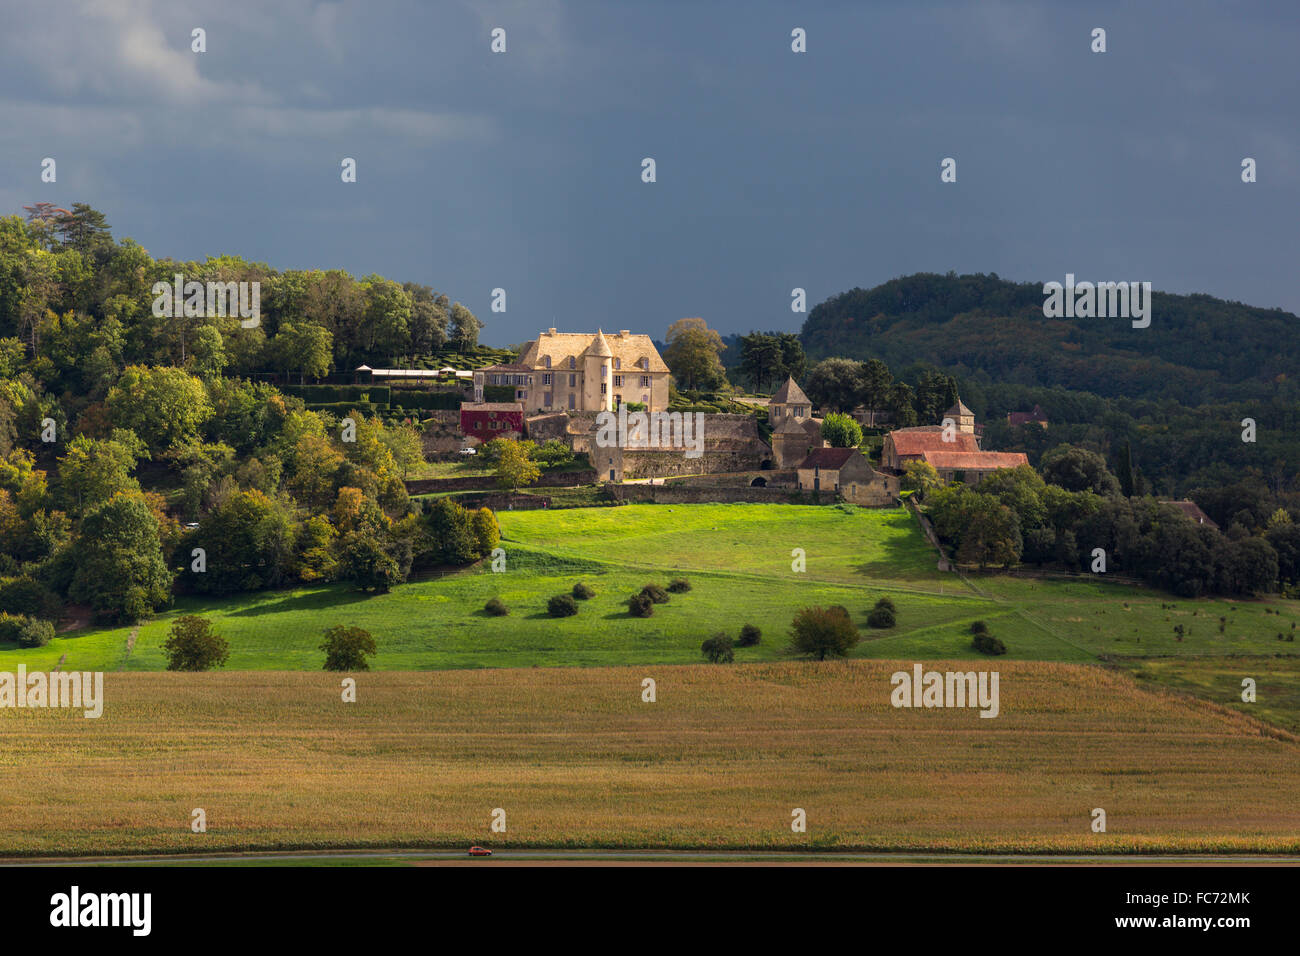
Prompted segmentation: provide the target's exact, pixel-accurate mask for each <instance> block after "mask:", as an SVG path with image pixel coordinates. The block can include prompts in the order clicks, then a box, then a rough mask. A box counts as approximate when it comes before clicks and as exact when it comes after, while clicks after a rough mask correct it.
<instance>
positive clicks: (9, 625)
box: [0, 611, 29, 644]
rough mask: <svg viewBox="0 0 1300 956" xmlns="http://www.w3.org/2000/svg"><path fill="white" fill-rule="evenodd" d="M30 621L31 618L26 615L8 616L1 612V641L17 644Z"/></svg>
mask: <svg viewBox="0 0 1300 956" xmlns="http://www.w3.org/2000/svg"><path fill="white" fill-rule="evenodd" d="M28 620H29V618H28V617H27V615H25V614H8V613H6V612H4V611H0V641H7V642H9V643H10V644H16V643H17V642H18V638H19V637H21V636H22V633H23V628H25V627H26V626H27V622H28Z"/></svg>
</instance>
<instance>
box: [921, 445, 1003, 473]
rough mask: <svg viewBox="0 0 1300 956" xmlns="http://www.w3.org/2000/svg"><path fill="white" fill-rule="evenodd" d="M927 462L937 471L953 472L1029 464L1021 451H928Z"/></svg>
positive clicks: (926, 453)
mask: <svg viewBox="0 0 1300 956" xmlns="http://www.w3.org/2000/svg"><path fill="white" fill-rule="evenodd" d="M921 457H922V458H924V459H925V461H926V462H927V463H928V464H930V465H931V466H933V467H934V468H935V469H936V470H937V469H944V470H947V469H952V470H953V471H992V470H993V469H995V468H1015V467H1016V466H1018V465H1027V464H1029V459H1028V458H1027V457H1025V453H1024V452H1020V451H938V450H936V451H926V452H925V453H924V454H923V455H922V456H921Z"/></svg>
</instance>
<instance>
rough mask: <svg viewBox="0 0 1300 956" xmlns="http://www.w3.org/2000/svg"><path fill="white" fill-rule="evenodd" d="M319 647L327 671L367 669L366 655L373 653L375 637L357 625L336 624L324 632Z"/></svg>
mask: <svg viewBox="0 0 1300 956" xmlns="http://www.w3.org/2000/svg"><path fill="white" fill-rule="evenodd" d="M320 649H321V650H322V651H324V652H325V669H326V670H327V671H368V670H370V662H369V661H367V660H366V657H367V655H370V654H373V653H375V639H374V638H373V637H371V636H370V632H369V631H364V630H362V629H361V628H359V627H344V626H343V625H342V624H337V625H335V626H334V627H331V628H330V629H329V630H327V631H326V632H325V640H323V641H321V645H320Z"/></svg>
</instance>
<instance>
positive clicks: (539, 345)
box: [519, 329, 668, 372]
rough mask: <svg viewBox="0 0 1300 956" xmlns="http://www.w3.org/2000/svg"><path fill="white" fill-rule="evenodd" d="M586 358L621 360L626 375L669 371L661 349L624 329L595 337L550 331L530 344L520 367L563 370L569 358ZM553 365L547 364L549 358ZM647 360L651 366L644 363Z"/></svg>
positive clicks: (586, 333)
mask: <svg viewBox="0 0 1300 956" xmlns="http://www.w3.org/2000/svg"><path fill="white" fill-rule="evenodd" d="M584 355H595V356H599V357H601V358H613V359H618V368H619V371H623V372H635V371H642V372H667V371H668V366H667V365H665V364H664V360H663V358H662V357H661V356H660V355H659V350H658V349H657V348H655V344H654V341H653V340H652V339H651V338H650V336H648V335H633V334H632V333H631V332H630V331H629V330H627V329H623V330H622V331H621V332H618V333H617V334H614V333H610V334H609V335H606V334H605V333H604V332H603V331H601V330H599V329H597V330H596V333H595V335H593V334H592V333H590V332H557V331H555V329H549V330H547V331H545V332H543V333H542V334H541V335H539V336H538V337H537V338H535V339H533V341H531V342H529V343H528V346H527V347H526V348H525V349H524V351H523V354H522V355H520V356H519V364H520V365H526V366H527V367H528V370H529V371H536V370H537V369H545V368H551V369H555V370H556V371H564V370H565V369H567V368H568V367H569V359H570V358H573V359H575V360H576V359H581V358H582V357H583V356H584ZM547 358H549V359H550V360H551V364H550V365H549V366H548V365H547V364H546V359H547ZM643 359H646V360H648V367H647V366H644V365H643V364H642V360H643Z"/></svg>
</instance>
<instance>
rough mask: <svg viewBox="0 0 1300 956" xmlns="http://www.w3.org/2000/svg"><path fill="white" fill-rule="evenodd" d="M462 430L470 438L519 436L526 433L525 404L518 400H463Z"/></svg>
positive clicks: (480, 439) (461, 406)
mask: <svg viewBox="0 0 1300 956" xmlns="http://www.w3.org/2000/svg"><path fill="white" fill-rule="evenodd" d="M460 430H461V431H462V432H464V433H465V434H466V435H467V436H469V437H470V438H477V439H478V440H479V441H482V442H488V441H491V440H492V439H494V438H518V437H519V436H520V435H522V434H523V433H524V406H523V405H521V404H519V403H518V402H461V405H460Z"/></svg>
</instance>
